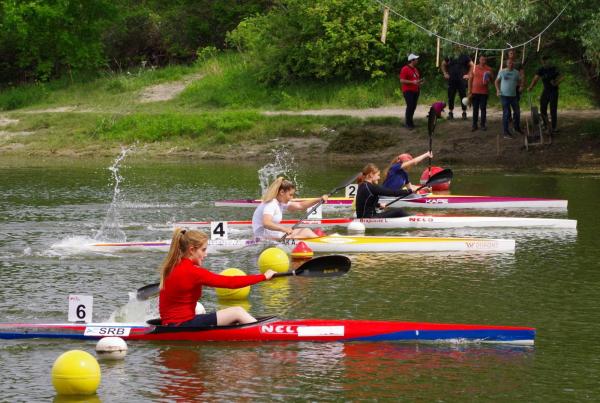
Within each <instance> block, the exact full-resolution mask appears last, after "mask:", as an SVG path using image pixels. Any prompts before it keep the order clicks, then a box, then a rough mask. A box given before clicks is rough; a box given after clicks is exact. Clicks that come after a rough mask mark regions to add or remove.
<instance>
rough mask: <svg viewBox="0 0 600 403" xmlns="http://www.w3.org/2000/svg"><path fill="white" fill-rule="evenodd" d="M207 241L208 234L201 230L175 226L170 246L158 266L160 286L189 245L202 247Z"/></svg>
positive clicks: (183, 255) (184, 254) (186, 251)
mask: <svg viewBox="0 0 600 403" xmlns="http://www.w3.org/2000/svg"><path fill="white" fill-rule="evenodd" d="M206 242H208V235H206V234H205V233H204V232H202V231H195V230H185V229H183V228H175V230H174V231H173V238H172V239H171V247H170V248H169V253H168V254H167V257H166V258H165V260H164V261H163V263H162V265H161V266H160V288H161V289H162V288H163V286H164V284H165V279H166V278H167V277H168V276H169V274H170V273H171V271H172V270H173V267H175V266H177V265H178V264H179V262H181V259H183V258H184V257H185V256H186V254H187V253H188V250H189V248H190V246H193V247H198V248H199V247H202V246H204V244H206Z"/></svg>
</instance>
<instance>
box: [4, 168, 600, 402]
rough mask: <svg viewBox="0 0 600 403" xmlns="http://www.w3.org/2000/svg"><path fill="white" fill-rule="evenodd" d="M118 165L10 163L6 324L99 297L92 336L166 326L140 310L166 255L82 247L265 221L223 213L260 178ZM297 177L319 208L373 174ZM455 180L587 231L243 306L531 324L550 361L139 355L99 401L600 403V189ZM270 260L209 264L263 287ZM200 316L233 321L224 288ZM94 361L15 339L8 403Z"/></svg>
mask: <svg viewBox="0 0 600 403" xmlns="http://www.w3.org/2000/svg"><path fill="white" fill-rule="evenodd" d="M113 164H114V162H113V161H91V162H90V161H85V162H79V161H74V162H73V161H62V162H61V161H25V162H17V161H7V162H4V163H0V190H1V194H2V196H1V198H0V225H1V229H0V322H17V321H22V322H35V321H40V322H41V321H44V322H53V321H57V322H65V321H66V320H67V298H68V295H69V294H83V295H92V296H93V297H94V306H93V310H94V312H93V318H94V320H95V321H102V320H108V319H109V318H111V316H112V319H116V320H135V319H138V318H139V316H140V315H141V317H142V318H143V317H144V315H150V316H151V315H152V313H153V311H154V310H155V307H154V306H153V302H152V301H151V302H150V303H148V304H139V303H132V302H129V296H128V295H129V293H130V292H133V291H135V289H137V288H138V287H141V286H143V285H145V284H148V283H152V282H155V281H156V280H157V279H158V275H157V267H158V265H159V264H160V262H161V261H162V259H163V257H164V253H159V252H147V251H146V252H142V251H137V252H135V251H134V252H126V253H124V252H122V253H115V252H113V253H108V252H102V253H99V252H90V251H85V250H81V249H78V248H77V246H78V245H81V244H83V243H85V242H89V241H90V240H91V239H92V238H94V237H96V238H98V236H99V232H102V233H101V234H100V238H102V237H104V238H110V237H113V238H114V237H117V238H124V239H126V240H128V241H152V240H157V239H167V238H169V237H170V227H171V225H170V223H171V222H174V221H177V220H192V219H195V220H200V219H211V218H212V219H248V218H249V217H250V216H251V214H252V210H251V209H233V208H216V207H214V206H213V205H212V202H213V201H214V200H219V199H227V198H246V197H255V196H258V195H259V188H260V187H259V179H258V176H257V171H258V170H259V169H260V168H262V167H263V165H259V164H258V163H248V164H244V163H243V162H238V163H227V162H222V161H214V162H201V163H197V162H186V161H183V162H182V161H179V162H177V163H174V162H171V163H169V162H164V163H156V162H152V163H145V162H143V161H139V160H137V161H135V162H128V160H127V158H125V160H124V161H122V162H121V163H120V165H119V166H118V167H117V172H116V176H115V175H114V174H113V173H111V171H110V170H109V169H107V167H109V166H111V165H113ZM359 165H360V164H359ZM295 169H296V171H295V172H296V178H297V180H298V182H299V183H300V184H301V194H303V195H306V196H313V195H317V194H322V193H325V192H327V191H328V190H330V189H331V188H333V187H335V186H336V185H338V184H339V183H340V182H342V181H343V180H344V179H345V178H347V177H348V176H349V175H350V174H351V173H352V172H355V171H357V170H358V169H360V166H332V165H328V164H302V163H299V164H296V165H295ZM454 171H455V180H454V182H453V184H452V187H453V192H454V193H457V194H459V193H460V194H490V195H511V196H539V197H552V198H564V199H568V200H569V209H568V213H567V212H564V211H563V212H551V211H546V212H535V211H531V212H525V211H517V212H514V211H513V212H508V211H496V212H486V213H487V214H488V215H491V214H502V215H507V214H517V215H529V216H547V217H554V218H567V217H568V218H571V219H577V220H578V222H579V223H578V230H577V231H564V230H489V229H487V230H485V229H479V230H474V229H471V230H465V229H462V230H446V231H441V230H436V231H423V230H420V231H410V233H411V234H412V235H430V236H442V235H461V236H462V235H475V236H485V237H497V238H513V239H516V242H517V247H516V251H515V253H514V254H511V253H508V254H507V253H502V254H478V255H468V254H462V255H460V254H436V253H430V254H391V255H390V254H382V255H367V254H355V255H352V256H351V259H352V262H353V267H352V270H351V271H350V273H349V274H348V275H346V276H344V277H340V278H336V279H318V278H317V279H307V278H296V279H289V280H286V281H278V282H276V283H264V284H259V285H256V286H253V289H252V293H251V295H250V297H249V300H248V302H247V304H246V308H248V309H250V310H251V312H252V313H254V314H255V315H258V316H262V315H280V316H282V317H286V318H335V319H374V320H376V319H380V320H407V321H423V322H425V321H430V322H447V323H480V324H497V325H521V326H534V327H536V328H537V339H536V343H535V347H533V348H522V347H521V348H520V347H506V346H494V345H451V344H435V345H428V344H414V343H408V344H403V343H381V342H380V343H345V344H344V343H273V344H269V343H262V344H261V343H209V344H204V345H202V344H193V343H183V342H182V343H171V344H165V343H142V342H131V343H129V353H128V355H127V357H126V359H125V360H123V361H119V362H105V361H100V366H101V370H102V382H101V385H100V387H99V389H98V394H97V396H95V397H94V398H93V399H88V400H87V401H98V400H100V401H106V402H108V401H124V400H127V401H130V402H135V401H148V400H152V401H173V400H182V401H187V400H193V399H197V400H222V401H225V400H238V399H244V400H250V399H252V400H290V399H293V400H316V401H324V400H351V401H358V400H375V399H398V400H406V401H415V400H418V401H465V400H467V401H490V400H498V401H509V400H513V401H582V400H596V401H597V400H598V399H600V382H599V381H598V380H599V379H600V343H598V340H599V339H598V334H599V331H600V324H599V323H600V321H599V316H600V315H599V309H598V307H599V305H600V297H599V292H598V290H599V287H598V284H599V279H600V271H599V270H598V269H599V265H598V261H599V259H600V241H599V237H598V235H597V234H598V230H599V220H598V219H597V211H596V209H597V208H598V206H599V204H598V200H600V177H599V176H597V175H596V176H594V175H579V174H563V175H554V174H524V173H504V172H497V171H474V170H468V169H460V168H455V170H454ZM415 175H418V174H417V173H415ZM119 177H120V178H121V179H120V182H119V183H118V184H117V183H116V182H115V178H119ZM116 185H118V193H115V192H114V191H115V188H116V187H117V186H116ZM479 213H482V212H479ZM406 232H407V231H391V232H390V233H391V234H405V233H406ZM380 233H383V232H380ZM231 236H232V237H235V236H240V237H243V236H244V234H236V233H235V232H234V233H233V234H232V235H231ZM124 239H119V240H124ZM109 240H110V239H109ZM113 240H115V239H113ZM57 245H62V246H63V248H58V247H56V246H57ZM64 246H69V247H67V248H64ZM258 252H259V251H258V250H256V249H249V250H243V251H239V252H235V253H223V254H216V255H211V256H209V257H208V258H207V260H206V262H205V263H206V266H207V267H210V268H212V269H213V270H214V271H221V270H222V269H224V268H226V267H238V268H241V269H243V270H245V271H246V272H248V273H255V272H257V268H256V257H257V254H258ZM203 302H204V305H205V306H206V308H207V309H208V310H211V309H215V308H219V307H220V306H221V304H220V303H219V301H218V300H217V299H216V297H215V293H214V290H212V289H206V290H205V294H204V297H203ZM94 347H95V343H93V342H77V341H61V340H9V341H7V340H2V341H0V365H1V367H2V376H1V377H0V400H2V401H48V400H52V399H55V400H57V401H60V399H59V398H55V392H54V389H53V387H52V384H51V380H50V369H51V367H52V364H53V362H54V360H55V359H56V358H57V357H58V356H59V355H60V354H61V353H63V352H65V351H67V350H70V349H76V348H77V349H83V350H85V351H88V352H90V353H92V354H93V353H94Z"/></svg>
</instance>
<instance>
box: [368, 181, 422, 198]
mask: <svg viewBox="0 0 600 403" xmlns="http://www.w3.org/2000/svg"><path fill="white" fill-rule="evenodd" d="M367 186H368V187H369V190H370V191H371V193H373V194H374V195H376V196H408V195H409V194H411V193H412V191H411V190H405V189H400V190H393V189H390V188H386V187H384V186H381V185H376V184H374V183H367Z"/></svg>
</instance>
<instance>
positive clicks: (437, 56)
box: [435, 36, 440, 67]
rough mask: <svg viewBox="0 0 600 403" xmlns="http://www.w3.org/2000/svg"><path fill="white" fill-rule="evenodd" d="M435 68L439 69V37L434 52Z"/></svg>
mask: <svg viewBox="0 0 600 403" xmlns="http://www.w3.org/2000/svg"><path fill="white" fill-rule="evenodd" d="M435 67H440V37H439V36H438V37H437V49H436V52H435Z"/></svg>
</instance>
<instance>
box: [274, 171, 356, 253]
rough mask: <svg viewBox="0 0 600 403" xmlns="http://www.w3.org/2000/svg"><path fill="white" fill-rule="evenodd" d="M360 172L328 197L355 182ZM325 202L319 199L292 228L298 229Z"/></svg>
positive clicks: (284, 236) (328, 194) (285, 235)
mask: <svg viewBox="0 0 600 403" xmlns="http://www.w3.org/2000/svg"><path fill="white" fill-rule="evenodd" d="M360 174H361V173H360V172H359V173H357V174H354V175H352V176H351V177H350V178H348V179H346V180H345V181H344V183H343V184H341V185H340V186H338V187H336V188H333V189H332V190H331V191H330V192H329V193H327V197H329V196H331V195H332V194H334V193H335V192H337V191H338V190H342V189H344V188H345V187H346V186H348V185H349V184H351V183H352V182H354V180H356V178H358V175H360ZM323 203H325V200H323V199H321V200H319V201H318V202H317V203H316V204H315V205H314V206H313V207H312V208H311V209H310V210H309V211H308V214H306V217H304V218H303V219H301V220H298V222H297V223H296V224H294V225H293V226H292V230H294V229H296V228H297V227H298V226H299V225H300V224H302V222H303V221H305V220H306V219H308V217H310V215H311V214H312V213H314V212H315V211H316V210H317V209H318V208H319V206H320V205H321V204H323ZM287 236H288V234H284V235H283V236H282V237H281V239H280V241H281V242H283V241H285V238H287Z"/></svg>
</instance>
